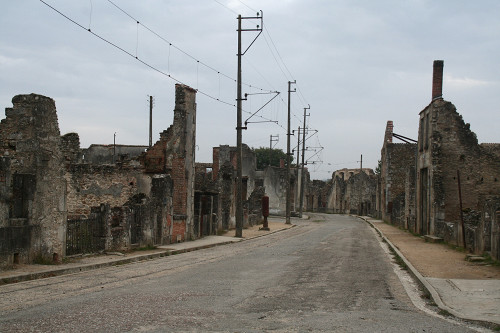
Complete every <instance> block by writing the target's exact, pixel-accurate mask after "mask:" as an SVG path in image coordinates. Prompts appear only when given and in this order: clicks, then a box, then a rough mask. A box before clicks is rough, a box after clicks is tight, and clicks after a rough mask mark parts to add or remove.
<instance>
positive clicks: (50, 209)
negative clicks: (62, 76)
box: [0, 94, 67, 266]
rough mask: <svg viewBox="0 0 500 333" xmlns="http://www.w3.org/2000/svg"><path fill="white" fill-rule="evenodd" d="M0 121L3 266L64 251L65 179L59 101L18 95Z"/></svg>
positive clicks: (0, 251)
mask: <svg viewBox="0 0 500 333" xmlns="http://www.w3.org/2000/svg"><path fill="white" fill-rule="evenodd" d="M12 105H13V106H12V107H11V108H6V109H5V115H6V118H5V119H3V120H2V121H1V123H0V265H1V266H4V265H6V264H12V263H22V262H28V261H32V260H35V259H37V258H48V259H49V260H60V258H62V257H63V256H64V254H65V250H66V249H65V245H66V242H65V237H66V217H67V202H66V183H65V179H64V173H65V168H64V163H63V161H64V160H63V154H62V151H61V149H60V133H59V125H58V122H57V114H56V106H55V103H54V101H53V100H52V99H50V98H48V97H44V96H39V95H34V94H31V95H18V96H15V97H14V98H13V99H12Z"/></svg>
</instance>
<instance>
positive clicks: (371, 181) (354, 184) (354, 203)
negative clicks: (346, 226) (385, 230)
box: [345, 172, 377, 216]
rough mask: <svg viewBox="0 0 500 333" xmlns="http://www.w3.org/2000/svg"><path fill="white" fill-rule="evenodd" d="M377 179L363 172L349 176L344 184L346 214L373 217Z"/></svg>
mask: <svg viewBox="0 0 500 333" xmlns="http://www.w3.org/2000/svg"><path fill="white" fill-rule="evenodd" d="M376 190H377V179H376V177H374V176H369V175H367V174H366V173H365V172H360V173H358V174H356V175H354V176H351V177H350V178H349V180H348V181H347V182H346V193H345V198H346V201H347V205H346V212H348V213H350V214H356V215H365V216H367V215H373V214H374V212H375V206H376V204H375V198H376V195H375V191H376Z"/></svg>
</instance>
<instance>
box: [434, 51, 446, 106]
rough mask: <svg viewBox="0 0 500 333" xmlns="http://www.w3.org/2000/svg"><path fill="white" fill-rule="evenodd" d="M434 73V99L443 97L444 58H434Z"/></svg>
mask: <svg viewBox="0 0 500 333" xmlns="http://www.w3.org/2000/svg"><path fill="white" fill-rule="evenodd" d="M433 67H434V68H433V73H432V100H435V99H438V98H443V67H444V61H443V60H434V66H433Z"/></svg>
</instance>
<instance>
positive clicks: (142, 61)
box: [40, 0, 249, 113]
mask: <svg viewBox="0 0 500 333" xmlns="http://www.w3.org/2000/svg"><path fill="white" fill-rule="evenodd" d="M40 2H42V3H43V4H45V5H46V6H47V7H49V8H51V9H52V10H54V11H55V12H57V13H58V14H59V15H61V16H63V17H64V18H66V19H67V20H69V21H70V22H72V23H74V24H75V25H77V26H78V27H80V28H82V29H84V30H86V31H88V32H89V33H91V34H92V35H94V36H95V37H97V38H99V39H100V40H102V41H104V42H106V43H108V44H109V45H111V46H113V47H115V48H116V49H118V50H120V51H122V52H123V53H125V54H127V55H129V56H130V57H132V58H134V59H136V60H137V61H139V62H140V63H142V64H143V65H145V66H146V67H149V68H150V69H152V70H154V71H156V72H157V73H159V74H162V75H164V76H166V77H168V78H170V79H171V80H173V81H175V82H177V83H180V84H184V85H187V84H186V83H184V82H182V81H181V80H179V79H177V78H175V77H173V76H172V75H171V74H168V73H165V72H164V71H162V70H160V69H159V68H156V67H155V66H153V65H151V64H149V63H147V62H145V61H144V60H142V59H140V58H139V57H137V56H136V55H133V54H132V53H130V52H129V51H127V50H125V49H124V48H122V47H120V46H118V45H116V44H115V43H113V42H111V41H109V40H107V39H106V38H104V37H102V36H101V35H99V34H97V33H95V32H93V31H92V30H91V29H87V28H85V27H84V26H83V25H81V24H80V23H78V22H76V21H75V20H73V19H72V18H70V17H69V16H67V15H65V14H64V13H62V12H61V11H59V10H58V9H56V8H54V7H53V6H51V5H50V4H48V3H46V2H45V1H44V0H40ZM196 91H197V92H198V93H200V94H202V95H204V96H206V97H208V98H210V99H213V100H215V101H217V102H220V103H223V104H226V105H230V106H234V107H236V105H235V104H232V103H230V102H226V101H224V100H221V99H219V98H217V97H214V96H212V95H210V94H208V93H206V92H204V91H202V90H196ZM248 113H249V112H248Z"/></svg>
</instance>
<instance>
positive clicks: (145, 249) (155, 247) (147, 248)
mask: <svg viewBox="0 0 500 333" xmlns="http://www.w3.org/2000/svg"><path fill="white" fill-rule="evenodd" d="M156 249H157V246H155V245H151V244H148V245H146V246H143V247H138V248H136V249H134V251H150V250H156Z"/></svg>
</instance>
